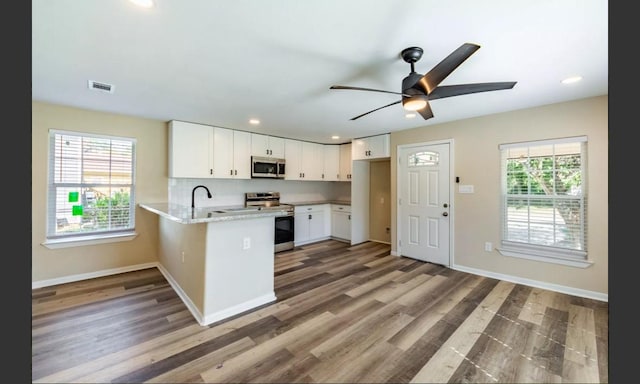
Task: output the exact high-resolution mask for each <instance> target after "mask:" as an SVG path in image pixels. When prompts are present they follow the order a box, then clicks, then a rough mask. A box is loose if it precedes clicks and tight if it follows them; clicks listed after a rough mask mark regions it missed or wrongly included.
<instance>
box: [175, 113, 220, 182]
mask: <svg viewBox="0 0 640 384" xmlns="http://www.w3.org/2000/svg"><path fill="white" fill-rule="evenodd" d="M212 152H213V127H211V126H209V125H202V124H194V123H187V122H184V121H176V120H173V121H170V122H169V177H189V178H211V177H213V166H212V163H213V156H212Z"/></svg>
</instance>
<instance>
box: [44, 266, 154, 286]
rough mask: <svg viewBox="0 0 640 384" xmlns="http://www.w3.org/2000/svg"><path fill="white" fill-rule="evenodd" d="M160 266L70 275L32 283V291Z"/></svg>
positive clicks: (123, 268)
mask: <svg viewBox="0 0 640 384" xmlns="http://www.w3.org/2000/svg"><path fill="white" fill-rule="evenodd" d="M158 265H159V264H158V263H157V262H153V263H145V264H137V265H129V266H127V267H122V268H112V269H105V270H102V271H96V272H91V273H81V274H78V275H69V276H64V277H58V278H55V279H49V280H39V281H32V282H31V289H36V288H44V287H50V286H52V285H58V284H66V283H73V282H76V281H81V280H87V279H94V278H96V277H104V276H111V275H117V274H118V273H124V272H133V271H139V270H142V269H149V268H154V267H158Z"/></svg>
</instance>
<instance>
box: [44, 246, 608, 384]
mask: <svg viewBox="0 0 640 384" xmlns="http://www.w3.org/2000/svg"><path fill="white" fill-rule="evenodd" d="M275 274H276V276H275V288H276V296H277V297H278V299H277V301H276V302H274V303H271V304H267V305H264V306H262V307H260V308H258V309H255V310H252V311H249V312H246V313H244V314H241V315H238V316H235V317H233V318H231V319H227V320H224V321H220V322H218V323H215V324H212V325H209V326H200V325H199V324H198V323H197V322H196V320H195V319H194V318H193V317H192V315H191V313H190V312H189V311H188V310H187V307H186V306H185V305H184V303H183V302H182V301H181V299H180V298H179V297H178V296H177V294H176V293H175V292H174V290H173V289H172V287H171V286H170V285H169V283H168V282H167V280H166V279H165V278H164V277H163V275H162V274H161V273H160V272H159V270H158V269H156V268H152V269H146V270H142V271H136V272H129V273H123V274H118V275H113V276H109V277H102V278H96V279H91V280H85V281H81V282H75V283H69V284H61V285H57V286H52V287H46V288H41V289H34V290H33V291H32V379H33V382H38V383H45V382H47V383H67V382H80V383H110V382H113V383H120V382H123V383H124V382H127V383H139V382H150V383H154V382H155V383H182V382H193V383H202V382H207V383H218V382H235V383H239V382H261V383H267V382H277V383H303V382H314V383H356V382H366V383H382V382H387V383H409V382H411V383H427V382H433V383H445V382H452V383H463V382H467V383H560V382H573V383H604V382H608V313H609V310H608V304H607V303H606V302H600V301H595V300H589V299H584V298H580V297H575V296H570V295H566V294H560V293H555V292H551V291H546V290H543V289H538V288H532V287H528V286H524V285H519V284H514V283H509V282H505V281H500V280H495V279H491V278H486V277H481V276H476V275H472V274H468V273H463V272H459V271H455V270H452V269H448V268H445V267H442V266H439V265H435V264H429V263H424V262H420V261H416V260H413V259H409V258H404V257H396V256H391V255H390V248H389V246H388V245H385V244H379V243H373V242H367V243H363V244H359V245H355V246H350V245H348V244H345V243H342V242H338V241H333V240H327V241H322V242H319V243H315V244H310V245H307V246H302V247H297V248H296V249H294V250H292V251H286V252H281V253H278V254H276V257H275Z"/></svg>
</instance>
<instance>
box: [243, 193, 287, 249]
mask: <svg viewBox="0 0 640 384" xmlns="http://www.w3.org/2000/svg"><path fill="white" fill-rule="evenodd" d="M244 205H245V206H247V207H258V208H260V209H277V210H284V211H286V213H287V215H286V216H277V217H276V218H275V221H276V222H275V234H274V252H282V251H287V250H290V249H293V247H294V238H295V237H294V209H293V205H288V204H280V192H247V193H245V194H244Z"/></svg>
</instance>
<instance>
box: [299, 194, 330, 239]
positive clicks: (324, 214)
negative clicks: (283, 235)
mask: <svg viewBox="0 0 640 384" xmlns="http://www.w3.org/2000/svg"><path fill="white" fill-rule="evenodd" d="M329 210H330V204H317V205H298V206H296V207H295V210H294V212H295V217H294V244H295V245H296V246H298V245H303V244H307V243H312V242H315V241H320V240H326V239H328V238H329V237H330V230H331V227H330V221H329V220H330V217H329Z"/></svg>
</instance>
